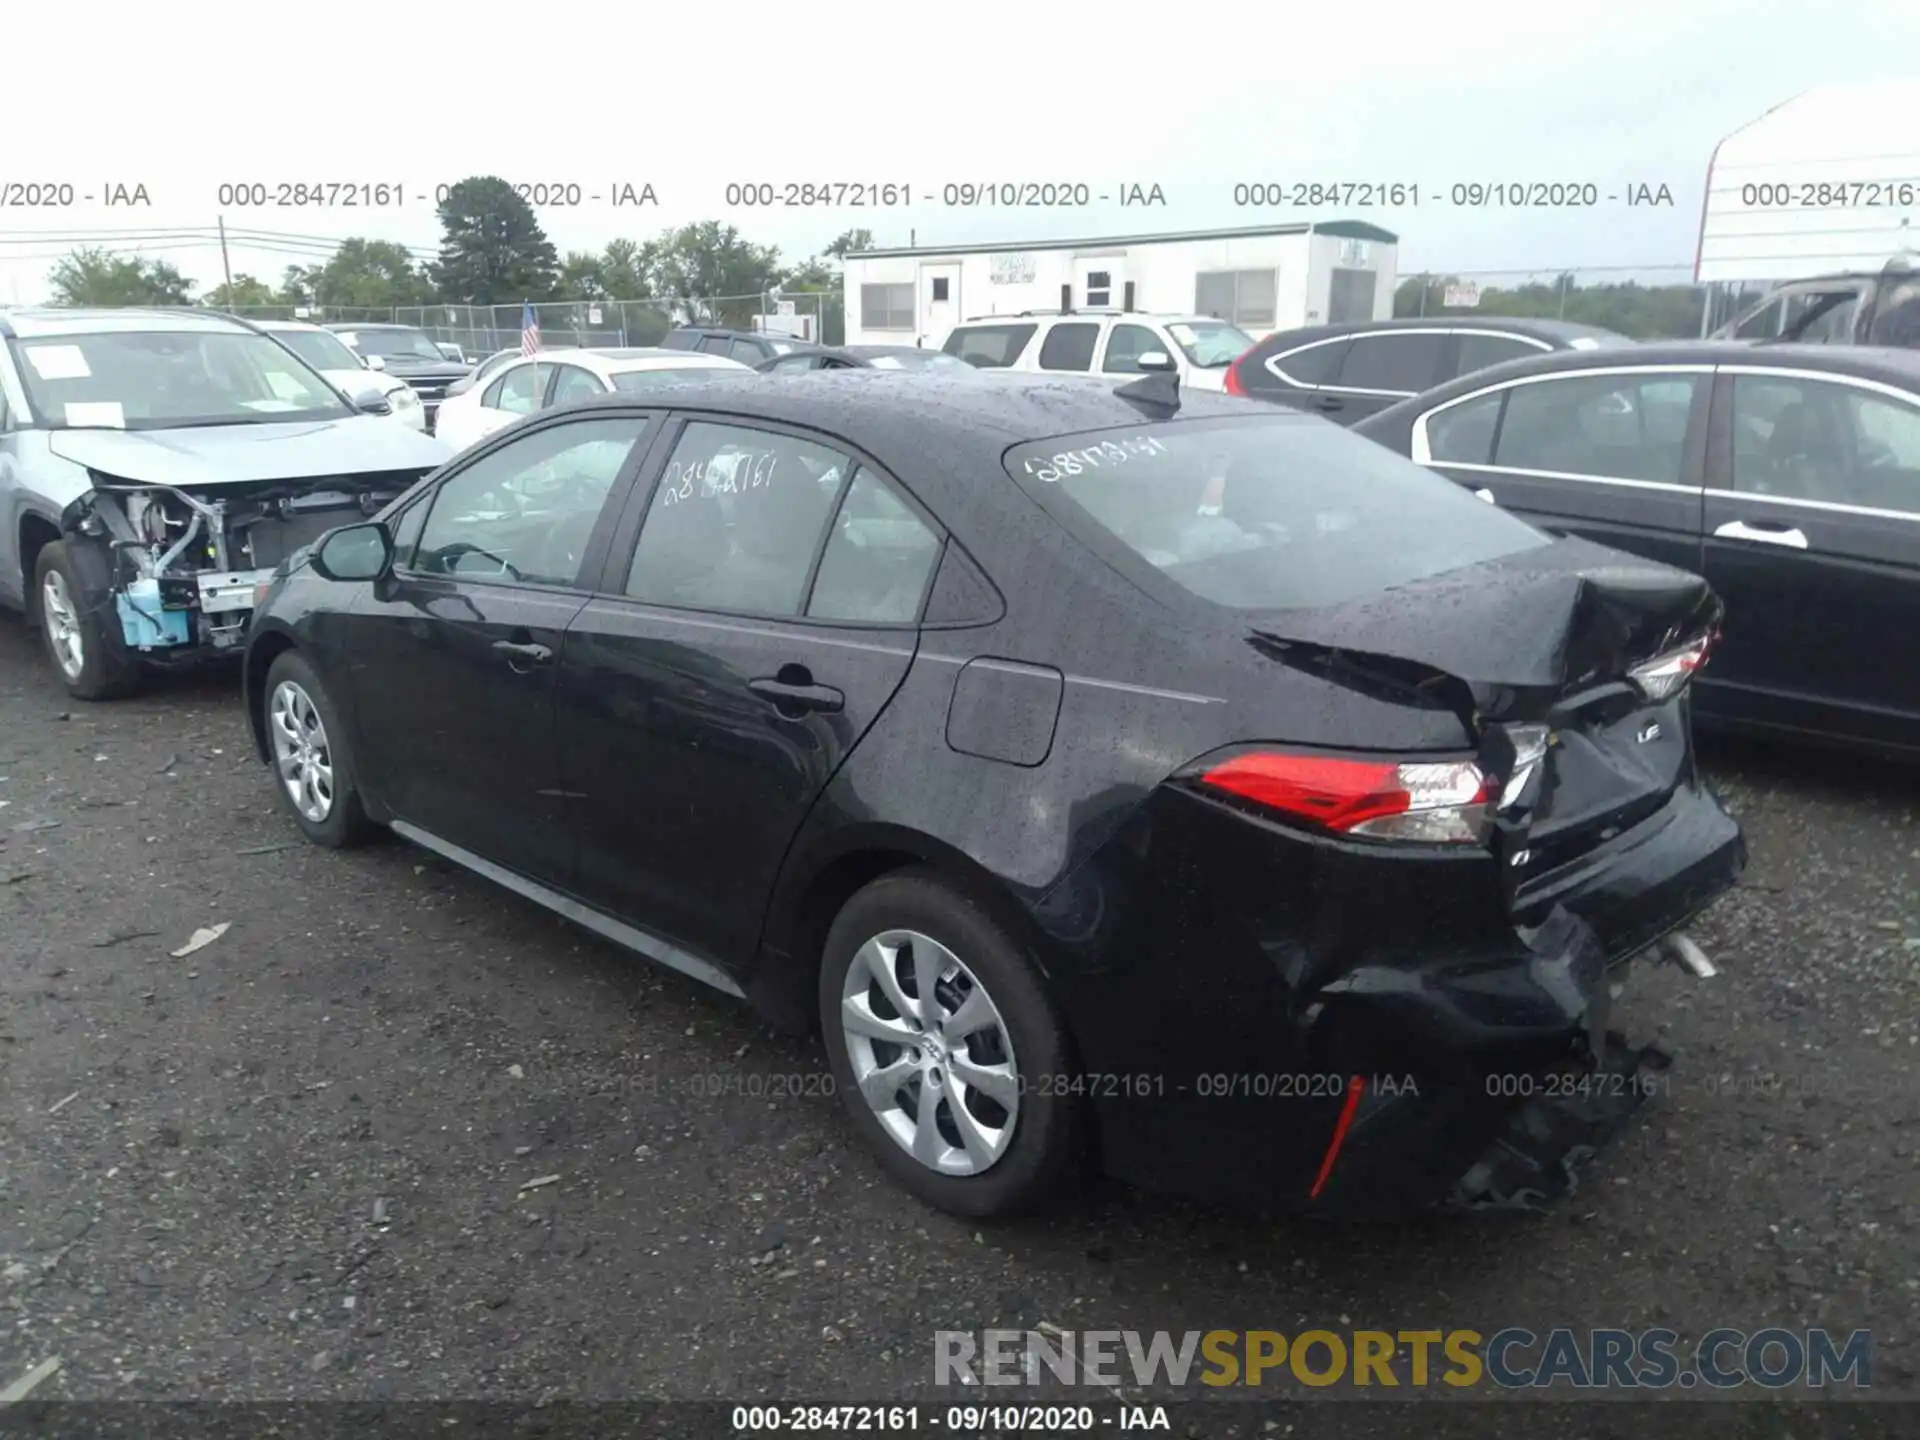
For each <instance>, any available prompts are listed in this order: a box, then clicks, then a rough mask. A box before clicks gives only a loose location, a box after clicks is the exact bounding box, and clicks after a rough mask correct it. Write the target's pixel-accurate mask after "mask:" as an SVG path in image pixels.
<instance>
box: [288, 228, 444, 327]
mask: <svg viewBox="0 0 1920 1440" xmlns="http://www.w3.org/2000/svg"><path fill="white" fill-rule="evenodd" d="M312 289H313V294H314V299H315V301H316V303H318V304H321V305H335V306H348V307H353V308H358V309H382V308H386V307H391V306H395V305H426V304H429V303H431V302H432V300H433V299H434V292H433V282H432V281H431V280H430V279H428V278H427V275H426V273H425V271H423V270H422V269H421V267H420V266H418V265H416V264H415V263H414V259H413V254H412V252H410V251H409V250H408V249H407V247H406V246H404V245H396V244H395V243H394V242H393V241H391V240H365V239H361V238H360V237H358V236H355V237H353V238H351V239H347V240H342V241H341V242H340V248H339V249H337V250H335V251H334V252H333V255H332V257H331V258H329V259H328V261H327V263H326V264H325V265H322V266H321V267H320V270H319V273H318V274H317V275H316V276H314V277H313V280H312Z"/></svg>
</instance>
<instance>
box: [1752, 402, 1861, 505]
mask: <svg viewBox="0 0 1920 1440" xmlns="http://www.w3.org/2000/svg"><path fill="white" fill-rule="evenodd" d="M1831 422H1832V417H1831V415H1830V414H1829V413H1828V412H1827V410H1826V409H1824V408H1823V407H1820V406H1816V405H1814V404H1812V403H1810V402H1808V401H1805V400H1800V401H1797V402H1795V403H1794V404H1792V405H1789V406H1788V407H1787V408H1786V409H1784V410H1782V411H1781V412H1780V414H1779V415H1778V417H1776V418H1775V420H1774V422H1773V431H1772V433H1771V434H1769V435H1768V436H1767V452H1766V454H1767V470H1768V474H1769V477H1770V481H1771V483H1770V486H1769V488H1770V490H1771V491H1772V493H1773V494H1776V495H1786V496H1797V497H1799V498H1801V499H1806V500H1828V499H1832V498H1833V497H1834V495H1835V494H1836V493H1837V492H1839V491H1840V490H1842V489H1844V480H1843V476H1844V475H1845V473H1846V471H1847V469H1848V464H1849V461H1848V457H1847V454H1846V451H1845V449H1844V447H1843V446H1842V445H1841V444H1840V438H1839V436H1838V435H1837V434H1836V433H1835V432H1834V427H1833V425H1832V423H1831Z"/></svg>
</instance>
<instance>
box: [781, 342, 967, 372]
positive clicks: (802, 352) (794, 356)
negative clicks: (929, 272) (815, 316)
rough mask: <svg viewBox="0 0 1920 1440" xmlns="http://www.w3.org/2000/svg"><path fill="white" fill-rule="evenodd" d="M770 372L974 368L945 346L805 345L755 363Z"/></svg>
mask: <svg viewBox="0 0 1920 1440" xmlns="http://www.w3.org/2000/svg"><path fill="white" fill-rule="evenodd" d="M754 368H755V369H757V370H760V371H762V372H764V373H766V374H769V375H791V374H793V373H795V372H796V371H803V370H952V371H966V370H971V369H973V366H971V365H969V364H967V362H966V361H964V360H959V359H956V358H955V357H954V356H952V355H949V354H947V353H946V351H944V350H923V349H921V348H920V347H919V346H917V345H802V346H799V347H798V348H796V349H795V350H794V351H793V352H792V353H791V354H787V355H776V356H774V357H773V359H771V360H763V361H761V362H760V364H758V365H757V366H755V367H754Z"/></svg>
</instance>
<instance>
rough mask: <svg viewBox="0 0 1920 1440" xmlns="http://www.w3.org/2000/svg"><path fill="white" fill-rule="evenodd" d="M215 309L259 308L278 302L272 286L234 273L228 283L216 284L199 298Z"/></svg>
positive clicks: (201, 301)
mask: <svg viewBox="0 0 1920 1440" xmlns="http://www.w3.org/2000/svg"><path fill="white" fill-rule="evenodd" d="M200 303H201V304H202V305H211V306H212V307H213V308H214V309H216V310H260V309H265V308H266V307H267V306H269V305H277V304H279V303H280V297H279V296H278V295H276V294H274V291H273V287H272V286H271V285H269V284H267V282H266V281H264V280H256V279H254V278H253V276H251V275H236V276H234V277H233V283H232V284H230V285H216V286H214V287H213V289H211V290H209V291H208V292H207V293H206V294H205V295H203V296H202V297H201V298H200Z"/></svg>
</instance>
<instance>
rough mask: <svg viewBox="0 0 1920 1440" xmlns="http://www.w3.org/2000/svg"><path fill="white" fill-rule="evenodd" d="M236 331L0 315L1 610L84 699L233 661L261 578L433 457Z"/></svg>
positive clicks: (288, 355) (182, 319)
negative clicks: (148, 673) (34, 637)
mask: <svg viewBox="0 0 1920 1440" xmlns="http://www.w3.org/2000/svg"><path fill="white" fill-rule="evenodd" d="M388 414H390V410H389V408H388V404H387V401H386V400H385V398H384V397H383V396H382V395H381V394H380V393H379V391H378V390H377V389H376V388H374V387H371V386H370V387H368V390H367V391H366V392H365V393H361V394H355V395H352V396H349V395H346V394H344V393H343V392H342V391H340V390H337V389H335V388H334V387H333V386H332V385H330V384H329V383H328V382H327V381H326V380H325V379H324V378H323V377H322V376H321V375H320V374H319V373H318V372H316V371H315V370H313V369H312V368H311V367H310V366H308V365H307V363H306V362H305V361H304V360H302V359H300V358H299V357H298V356H296V355H295V354H293V353H292V352H291V351H289V350H288V349H287V348H286V347H285V346H282V345H280V344H278V343H277V342H276V341H275V340H273V339H272V337H270V336H268V335H266V334H264V333H262V332H261V331H259V330H257V329H255V328H254V327H253V326H251V325H249V324H247V323H246V322H245V321H243V320H238V319H235V318H233V317H232V316H228V315H221V314H217V313H214V312H211V311H191V310H79V309H75V310H65V309H34V310H10V311H0V601H3V602H5V603H7V604H10V605H14V606H17V607H19V608H21V609H24V610H25V611H26V613H27V616H28V619H29V620H30V621H31V622H35V623H38V624H39V625H40V627H41V628H42V630H43V631H44V633H45V636H46V642H47V651H48V654H49V656H50V657H51V659H52V660H53V663H54V665H55V666H56V667H57V668H58V669H59V671H60V674H61V677H62V678H63V679H64V680H65V681H66V685H67V689H68V690H69V691H71V692H72V693H73V694H74V695H75V696H77V697H78V698H80V699H83V700H104V699H109V698H112V697H114V696H118V695H125V694H128V693H130V692H131V691H132V690H134V689H135V688H136V687H137V686H138V684H139V681H140V677H141V674H142V672H143V670H144V669H145V667H146V666H147V665H150V664H180V663H183V662H188V661H195V660H200V659H205V658H209V657H220V656H231V657H234V658H238V656H239V654H240V647H241V642H242V641H243V640H244V639H245V637H246V630H247V625H248V622H249V621H250V619H251V618H252V614H253V607H254V599H255V595H256V592H257V591H258V590H259V589H260V587H262V586H264V585H265V584H266V582H267V581H268V579H269V578H271V576H272V574H273V570H274V567H275V566H276V565H278V564H279V563H280V562H281V561H282V560H284V559H285V558H287V557H288V556H289V555H290V554H292V553H293V551H295V550H297V549H299V548H300V547H301V546H303V545H305V544H307V543H309V542H310V541H312V540H314V539H316V538H318V537H319V536H320V535H321V534H322V533H324V532H325V531H327V530H329V529H331V528H333V527H334V526H335V525H340V524H345V523H347V522H349V521H353V520H358V519H360V518H362V517H364V516H367V515H371V514H373V513H374V512H375V511H377V510H379V509H380V508H381V507H382V506H383V505H385V504H386V503H387V501H389V500H391V499H393V498H394V497H395V496H397V495H399V494H400V493H401V492H402V491H404V490H406V489H407V488H408V487H409V486H410V485H412V484H413V483H414V481H416V480H418V479H419V478H420V477H421V476H423V475H426V474H427V473H428V472H430V471H432V470H434V469H437V468H438V467H439V465H440V463H441V462H442V461H443V460H445V459H446V458H447V456H448V454H449V451H448V449H447V447H446V446H445V445H444V444H442V443H441V442H440V441H438V440H435V439H433V438H432V437H430V436H427V435H422V434H419V433H417V432H415V431H412V430H409V429H406V428H405V427H403V426H400V425H395V424H393V423H392V422H391V420H388V419H383V418H379V417H383V416H386V415H388Z"/></svg>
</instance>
